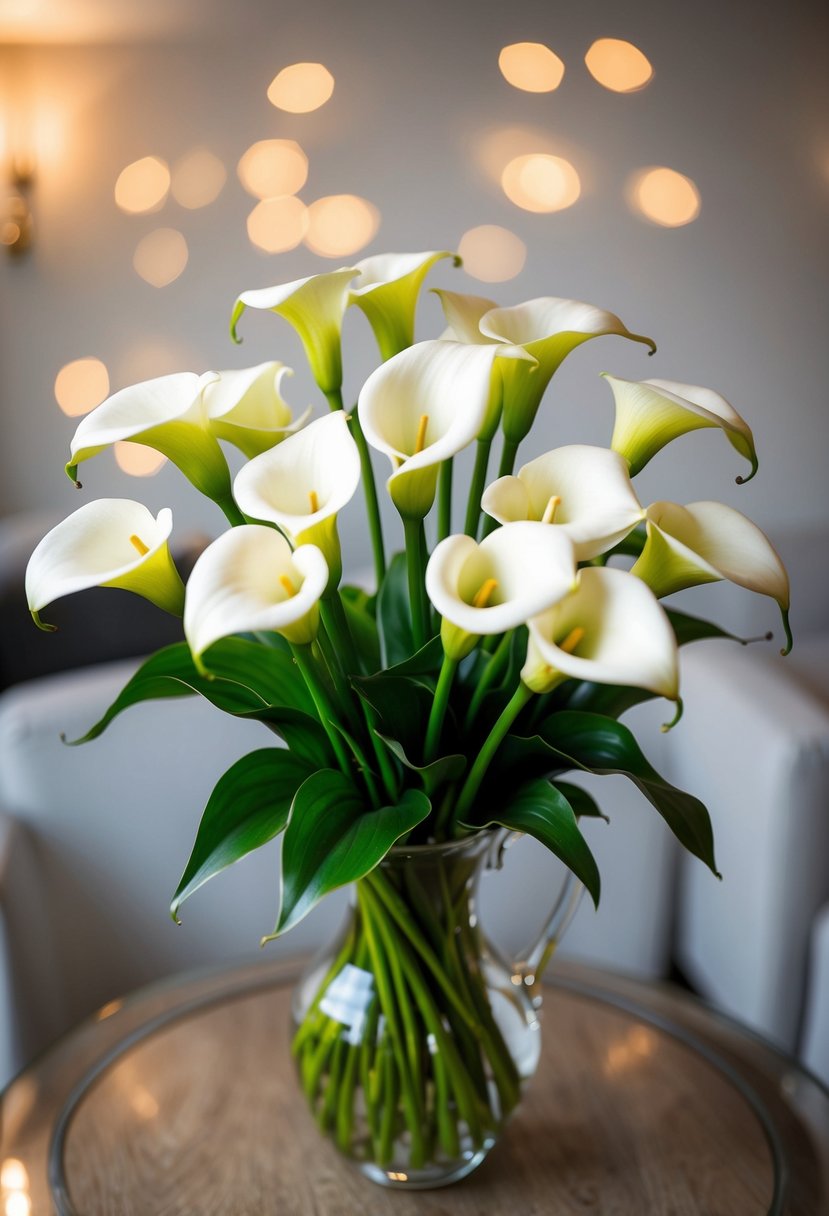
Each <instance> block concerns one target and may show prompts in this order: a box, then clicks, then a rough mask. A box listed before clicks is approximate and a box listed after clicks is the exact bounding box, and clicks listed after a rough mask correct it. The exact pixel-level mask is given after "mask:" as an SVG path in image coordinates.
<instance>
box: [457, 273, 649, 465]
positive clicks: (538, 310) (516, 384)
mask: <svg viewBox="0 0 829 1216" xmlns="http://www.w3.org/2000/svg"><path fill="white" fill-rule="evenodd" d="M479 329H480V332H481V340H482V341H487V340H493V339H494V340H495V341H497V342H505V343H510V344H511V345H513V346H521V347H523V349H524V350H526V351H527V352H528V353H529V354H531V355H532V356H533V358H534V359H536V360H537V361H538V368H537V370H535V371H533V372H532V373H530V371H529V368H528V366H527V365H525V364H523V363H517V362H516V363H512V364H510V365H509V366H508V367H506V368H505V370H504V413H503V420H502V424H501V425H502V428H503V431H504V437H505V439H506V440H507V441H508V442H509V443H510V444H518V443H520V441H521V440H522V439H523V438H524V436H525V435H526V434H527V433H528V431H529V430H530V427H531V426H532V424H533V421H534V420H535V415H536V413H537V411H538V407H539V405H540V403H541V398H542V397H543V395H544V391H545V389H546V388H547V385H548V384H549V383H550V380H551V379H552V377H553V374H554V373H555V372H556V371H557V369H558V368H559V367H560V366H561V364H562V363H563V362H564V360H565V358H566V357H567V355H569V354H570V352H571V351H573V350H575V349H576V347H577V346H581V345H582V343H583V342H588V341H589V340H590V339H591V338H599V337H604V336H607V335H610V334H615V335H617V336H618V337H620V338H628V339H629V340H630V341H632V342H642V343H644V344H645V345H646V346H648V347H650V353H651V354H653V352H654V351H655V350H656V345H655V343H654V342H653V341H652V339H650V338H646V337H644V336H643V335H642V334H634V333H631V331H630V330H629V329H628V328H627V326H626V325H625V324H624V322H622V321H621V320H620V319H619V317H617V316H616V315H615V313H612V312H606V311H605V310H604V309H603V308H595V307H594V306H593V305H592V304H581V303H579V302H578V301H577V300H565V299H560V298H559V297H557V296H543V297H540V298H539V299H536V300H528V301H527V302H526V303H525V304H515V305H513V306H512V307H511V308H493V309H491V310H490V311H489V312H487V313H484V315H483V316H482V317H481V319H480V322H479Z"/></svg>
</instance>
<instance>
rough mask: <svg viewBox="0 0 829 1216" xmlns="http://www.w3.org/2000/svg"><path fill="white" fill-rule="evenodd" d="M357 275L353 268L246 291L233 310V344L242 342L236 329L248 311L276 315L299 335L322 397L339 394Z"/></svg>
mask: <svg viewBox="0 0 829 1216" xmlns="http://www.w3.org/2000/svg"><path fill="white" fill-rule="evenodd" d="M358 273H359V271H358V270H357V269H356V268H355V267H354V266H344V267H342V269H340V270H329V271H325V272H323V273H322V274H314V275H311V276H310V277H309V278H307V279H296V280H295V281H294V282H292V283H280V284H277V285H276V286H275V287H261V288H257V289H255V290H253V291H243V292H242V294H241V295H240V296H239V298H238V299H237V301H236V303H235V305H234V307H233V314H232V316H231V319H230V336H231V337H232V338H233V341H234V342H239V341H241V339H240V338H239V337H238V336H237V333H236V327H237V325H238V324H239V318H240V317H241V315H242V313H243V312H244V311H245V309H246V308H261V309H266V310H267V311H268V312H275V313H277V314H278V315H279V316H281V317H284V318H285V320H286V321H288V322H289V323H290V324H291V325H292V326H293V327H294V329H295V330H296V332H297V333H298V334H299V337H300V339H301V341H302V345H303V346H304V348H305V354H306V356H307V358H308V362H309V364H310V366H311V371H312V372H313V375H314V379H315V380H316V382H317V384H318V385H319V387H320V388H321V389H322V391H323V393H325V395H326V396H329V394H338V393H339V391H340V388H341V386H342V381H343V361H342V346H341V335H342V325H343V315H344V313H345V310H346V306H347V304H348V292H349V284H350V283H351V280H352V279H353V278H354V277H355V275H357V274H358Z"/></svg>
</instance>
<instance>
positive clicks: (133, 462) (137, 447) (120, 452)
mask: <svg viewBox="0 0 829 1216" xmlns="http://www.w3.org/2000/svg"><path fill="white" fill-rule="evenodd" d="M115 460H116V463H117V464H118V468H119V469H121V470H122V471H123V472H124V473H129V475H130V477H152V476H153V474H154V473H157V472H158V470H159V469H161V468H163V467H164V465H165V464H166V463H167V457H166V456H162V455H161V453H160V452H156V450H155V448H147V447H145V446H144V444H143V443H124V442H121V441H119V442H118V443H116V445H115ZM113 1012H115V1011H114V1010H113ZM100 1016H103V1015H102V1014H99V1017H100Z"/></svg>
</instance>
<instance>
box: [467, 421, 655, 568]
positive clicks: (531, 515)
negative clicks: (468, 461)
mask: <svg viewBox="0 0 829 1216" xmlns="http://www.w3.org/2000/svg"><path fill="white" fill-rule="evenodd" d="M481 506H482V507H483V509H484V511H486V513H487V514H488V515H491V516H492V518H493V519H497V520H498V522H499V523H500V524H507V523H512V522H515V521H516V520H521V519H536V520H541V521H543V522H544V523H547V524H552V525H553V526H555V527H556V528H560V529H561V530H562V531H563V532H564V533H565V535H567V536H569V538H570V540H571V541H572V542H573V546H574V548H575V551H576V560H577V561H580V562H583V561H588V560H589V559H590V558H591V557H596V556H597V555H598V554H600V553H605V552H606V551H607V550H608V549H612V548H613V546H614V545H615V544H617V543H618V541H620V540H621V539H622V538H623V537H624V536H627V534H628V532H630V531H631V530H632V529H633V528H635V527H636V525H637V524H638V523H639V522H640V521H641V520H642V519H644V517H645V512H644V510H643V509H642V507H641V506H640V504H639V500H638V499H637V497H636V494H635V492H634V489H633V485H632V483H631V480H630V475H629V473H628V467H627V463H626V462H625V460H624V459H623V458H622V457H621V456H619V455H618V453H617V452H612V451H610V449H609V448H598V447H590V446H588V445H587V444H571V445H569V446H567V447H561V448H555V449H554V450H553V451H552V452H546V453H545V454H544V455H543V456H539V457H538V458H537V459H536V460H531V461H530V462H529V464H525V465H524V466H523V467H522V468H521V469H519V470H518V475H517V476H515V477H500V478H499V479H498V480H497V481H495V482H493V483H492V485H490V486H487V488H486V490H485V491H484V495H483V498H482V500H481Z"/></svg>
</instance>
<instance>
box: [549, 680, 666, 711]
mask: <svg viewBox="0 0 829 1216" xmlns="http://www.w3.org/2000/svg"><path fill="white" fill-rule="evenodd" d="M656 695H657V694H656V693H655V692H650V691H649V690H648V689H647V688H631V687H630V685H629V684H594V683H592V682H591V681H590V680H568V681H567V682H566V683H565V684H563V685H562V686H561V688H560V689H557V690H556V691H555V692H554V693H553V694H552V696H551V702H550V706H551V707H552V706H556V707H561V708H564V707H566V708H567V709H579V710H583V711H585V712H587V713H594V714H606V715H607V716H608V717H610V718H619V717H621V716H622V714H623V713H625V712H626V711H627V710H628V709H632V708H633V706H634V705H642V704H643V703H644V702H645V701H653V700H655V698H656Z"/></svg>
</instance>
